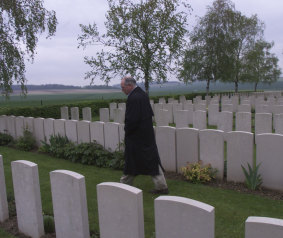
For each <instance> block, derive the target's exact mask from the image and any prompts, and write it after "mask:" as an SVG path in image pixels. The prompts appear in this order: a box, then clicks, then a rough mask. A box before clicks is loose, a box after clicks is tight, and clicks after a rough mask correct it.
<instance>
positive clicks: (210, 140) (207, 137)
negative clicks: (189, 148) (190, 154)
mask: <svg viewBox="0 0 283 238" xmlns="http://www.w3.org/2000/svg"><path fill="white" fill-rule="evenodd" d="M223 134H224V132H223V131H220V130H210V129H207V130H200V131H199V151H200V152H199V153H200V154H199V157H200V160H201V161H202V162H203V164H204V165H207V164H211V166H212V168H214V169H217V171H218V172H217V174H216V176H217V178H219V179H223V176H224V138H223Z"/></svg>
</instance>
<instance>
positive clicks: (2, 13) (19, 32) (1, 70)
mask: <svg viewBox="0 0 283 238" xmlns="http://www.w3.org/2000/svg"><path fill="white" fill-rule="evenodd" d="M56 26H57V19H56V16H55V12H54V11H47V10H46V9H45V8H44V7H43V0H33V1H30V0H1V1H0V89H1V90H2V93H3V94H5V95H6V96H8V95H9V93H11V92H12V87H11V86H12V84H13V82H16V83H18V84H20V85H21V88H22V91H23V92H24V93H25V92H26V88H25V83H26V78H25V59H27V60H30V61H33V59H34V55H35V49H36V45H37V42H38V35H39V34H41V33H43V32H44V31H46V30H47V32H48V33H47V37H50V36H52V35H54V33H55V31H56Z"/></svg>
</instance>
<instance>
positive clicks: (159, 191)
mask: <svg viewBox="0 0 283 238" xmlns="http://www.w3.org/2000/svg"><path fill="white" fill-rule="evenodd" d="M150 193H151V194H156V195H157V194H160V195H161V194H164V195H165V194H169V190H168V188H164V189H152V190H150Z"/></svg>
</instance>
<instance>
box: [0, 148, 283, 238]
mask: <svg viewBox="0 0 283 238" xmlns="http://www.w3.org/2000/svg"><path fill="white" fill-rule="evenodd" d="M0 154H1V155H2V156H3V161H4V169H5V177H6V185H7V194H8V195H9V196H10V195H11V194H13V187H12V177H11V161H14V160H28V161H32V162H34V163H36V164H37V165H38V169H39V179H40V189H41V198H42V207H43V212H44V213H45V214H52V213H53V210H52V201H51V189H50V179H49V172H50V171H53V170H57V169H66V170H71V171H74V172H77V173H80V174H82V175H84V176H85V181H86V191H87V203H88V212H89V225H90V230H91V231H98V229H99V228H98V210H97V194H96V185H97V184H99V183H101V182H110V181H111V182H117V181H119V178H120V176H121V175H122V171H119V170H112V169H104V168H97V167H94V166H88V165H82V164H76V163H71V162H70V161H66V160H62V159H56V158H53V157H50V156H48V155H43V154H38V153H31V152H23V151H18V150H15V149H12V148H8V147H1V146H0ZM167 183H168V187H169V190H170V195H172V196H181V197H186V198H190V199H194V200H197V201H201V202H204V203H207V204H209V205H211V206H213V207H215V237H216V238H241V237H244V229H245V220H246V219H247V217H248V216H263V217H273V218H280V219H283V201H282V200H273V199H270V198H267V197H262V196H259V195H252V194H246V193H241V192H239V191H234V190H226V189H221V188H216V187H210V186H208V185H202V184H192V183H188V182H186V181H180V180H173V179H167ZM134 185H135V186H136V187H137V188H139V189H141V190H142V191H143V205H144V222H145V237H146V238H154V199H155V198H157V197H158V196H153V195H151V194H150V193H149V192H148V191H149V190H150V189H152V188H153V183H152V181H151V178H150V176H138V177H137V179H136V181H135V184H134ZM271 236H272V234H271ZM0 237H3V238H4V237H7V236H5V234H4V233H3V232H1V231H0Z"/></svg>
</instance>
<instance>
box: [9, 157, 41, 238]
mask: <svg viewBox="0 0 283 238" xmlns="http://www.w3.org/2000/svg"><path fill="white" fill-rule="evenodd" d="M11 167H12V177H13V187H14V195H15V203H16V211H17V221H18V228H19V231H20V232H21V233H23V234H25V235H27V236H31V237H34V238H40V237H41V236H43V235H44V227H43V216H42V206H41V197H40V186H39V178H38V168H37V165H36V164H35V163H32V162H30V161H25V160H17V161H12V163H11Z"/></svg>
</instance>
